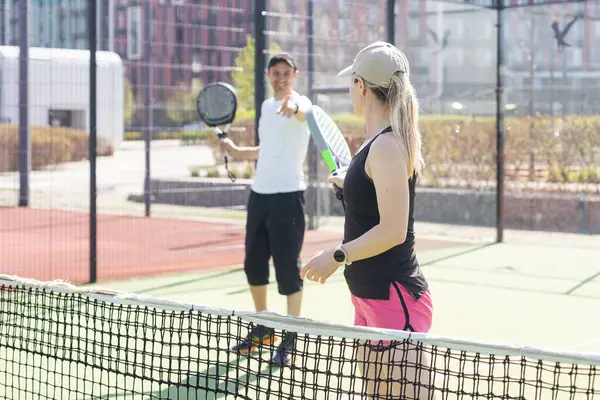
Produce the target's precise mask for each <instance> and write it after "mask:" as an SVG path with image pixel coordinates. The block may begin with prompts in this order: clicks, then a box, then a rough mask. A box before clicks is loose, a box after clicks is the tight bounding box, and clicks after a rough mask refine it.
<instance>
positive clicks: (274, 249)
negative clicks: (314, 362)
mask: <svg viewBox="0 0 600 400" xmlns="http://www.w3.org/2000/svg"><path fill="white" fill-rule="evenodd" d="M304 218H305V217H304V194H303V193H302V192H295V193H281V194H278V195H277V196H274V197H273V198H272V199H271V202H270V207H269V216H268V218H267V229H268V230H269V246H270V248H271V254H272V255H273V263H274V264H275V276H276V278H277V286H278V290H279V293H280V294H282V295H284V296H287V308H288V309H287V311H288V314H289V315H291V316H293V317H298V316H300V311H301V305H302V288H303V281H302V278H301V277H300V269H301V266H302V264H301V260H300V252H301V250H302V245H303V243H304V229H305V225H306V223H305V219H304ZM295 347H296V335H295V334H294V333H288V334H286V335H285V337H284V338H283V341H282V343H281V345H280V346H279V348H278V350H277V352H276V354H275V356H274V357H273V359H272V361H273V362H274V363H277V364H287V363H288V362H290V355H291V354H293V352H294V349H295Z"/></svg>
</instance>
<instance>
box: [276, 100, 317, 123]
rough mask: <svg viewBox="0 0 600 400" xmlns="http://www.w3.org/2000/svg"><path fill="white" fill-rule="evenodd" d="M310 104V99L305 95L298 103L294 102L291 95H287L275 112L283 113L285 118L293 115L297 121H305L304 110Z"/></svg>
mask: <svg viewBox="0 0 600 400" xmlns="http://www.w3.org/2000/svg"><path fill="white" fill-rule="evenodd" d="M310 106H311V103H310V100H308V98H306V97H302V98H301V100H300V101H299V102H298V103H294V102H293V101H292V100H291V96H288V97H287V98H286V99H285V100H284V102H283V103H282V104H281V107H280V108H279V110H278V111H277V114H280V115H284V116H285V117H287V118H291V117H294V118H296V119H297V120H298V121H306V112H307V111H308V109H309V108H310Z"/></svg>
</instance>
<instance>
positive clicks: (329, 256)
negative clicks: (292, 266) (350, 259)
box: [300, 250, 340, 283]
mask: <svg viewBox="0 0 600 400" xmlns="http://www.w3.org/2000/svg"><path fill="white" fill-rule="evenodd" d="M339 266H340V263H338V262H337V261H335V259H334V258H333V250H327V251H322V252H320V253H318V254H317V255H316V256H314V257H313V258H311V259H310V260H309V261H308V262H307V263H306V264H304V266H303V267H302V270H301V271H300V276H301V277H302V279H304V278H305V277H306V278H307V279H308V280H310V281H314V282H319V283H325V281H326V280H327V279H328V278H329V277H330V276H331V275H333V273H334V272H335V271H336V270H337V269H338V268H339Z"/></svg>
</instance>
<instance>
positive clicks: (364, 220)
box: [344, 127, 428, 300]
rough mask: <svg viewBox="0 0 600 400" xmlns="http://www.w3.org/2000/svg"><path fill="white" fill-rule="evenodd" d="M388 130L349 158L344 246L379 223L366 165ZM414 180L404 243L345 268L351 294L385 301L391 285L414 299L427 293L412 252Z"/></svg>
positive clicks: (424, 281)
mask: <svg viewBox="0 0 600 400" xmlns="http://www.w3.org/2000/svg"><path fill="white" fill-rule="evenodd" d="M391 131H392V129H391V127H388V128H386V129H385V130H384V131H383V132H381V133H379V134H378V135H377V136H376V137H375V138H373V139H372V140H371V141H370V142H369V143H367V145H366V146H365V147H363V148H362V149H361V150H360V151H359V152H358V153H357V154H356V155H355V156H354V157H353V158H352V161H351V163H350V166H349V167H348V170H347V172H346V177H345V178H344V201H345V202H346V219H345V223H344V243H346V242H350V241H352V240H354V239H356V238H358V237H359V236H362V235H363V234H364V233H366V232H367V231H369V230H370V229H371V228H373V227H374V226H376V225H377V224H379V209H378V207H377V195H376V192H375V185H374V184H373V181H372V180H371V178H370V177H369V176H368V175H367V173H366V171H365V162H366V160H367V156H368V155H369V150H370V148H371V144H373V142H374V141H375V140H377V138H378V137H379V136H380V135H382V134H386V133H387V132H391ZM416 180H417V178H416V175H413V176H412V177H411V178H410V179H409V181H408V183H409V190H410V208H409V215H408V230H407V233H406V240H405V242H404V243H403V244H400V245H397V246H394V247H392V248H391V249H389V250H387V251H385V252H383V253H381V254H378V255H376V256H374V257H371V258H367V259H364V260H358V261H354V262H353V263H352V264H350V265H347V266H346V267H345V270H344V276H345V278H346V282H347V284H348V287H349V289H350V292H351V293H352V294H353V295H355V296H357V297H361V298H366V299H382V300H387V299H388V298H389V293H390V284H391V283H392V282H398V283H400V284H402V285H403V286H404V287H405V288H406V290H408V292H409V293H411V295H412V296H413V297H414V298H415V299H417V300H418V299H419V298H420V297H421V295H422V294H423V293H425V291H426V290H427V288H428V284H427V280H426V279H425V277H424V275H423V273H422V272H421V269H420V268H419V263H418V261H417V257H416V253H415V235H414V230H413V226H414V218H413V211H414V201H415V184H416Z"/></svg>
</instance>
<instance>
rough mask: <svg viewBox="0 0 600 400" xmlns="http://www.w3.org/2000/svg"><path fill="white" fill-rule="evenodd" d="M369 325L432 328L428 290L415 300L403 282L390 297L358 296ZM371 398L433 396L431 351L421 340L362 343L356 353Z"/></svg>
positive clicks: (424, 330)
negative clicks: (386, 298)
mask: <svg viewBox="0 0 600 400" xmlns="http://www.w3.org/2000/svg"><path fill="white" fill-rule="evenodd" d="M356 302H357V303H359V304H355V307H356V306H357V305H358V306H359V307H360V309H361V311H362V314H363V316H364V318H365V320H366V323H367V326H372V327H378V328H386V329H397V330H404V331H411V332H428V331H429V329H430V328H431V319H432V301H431V296H430V293H429V292H426V293H425V294H424V295H423V296H421V297H420V298H419V300H418V301H417V300H415V299H414V298H413V297H412V296H411V295H410V293H408V292H407V291H406V289H404V288H403V287H402V286H401V285H399V284H397V283H393V284H392V285H391V286H390V297H389V300H370V299H356ZM357 358H358V362H359V368H360V371H361V374H362V376H363V378H364V379H365V380H366V388H365V389H366V391H367V393H368V394H369V397H368V398H373V399H398V398H402V399H419V400H421V399H434V398H435V397H434V396H433V393H432V392H431V390H430V389H431V387H432V386H433V385H432V384H431V383H430V376H431V373H430V362H431V360H430V359H429V357H428V353H427V350H426V347H425V348H422V346H420V345H419V344H418V343H414V342H412V341H411V342H408V341H399V342H394V343H389V342H385V343H363V344H362V345H361V346H360V347H359V349H358V354H357Z"/></svg>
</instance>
